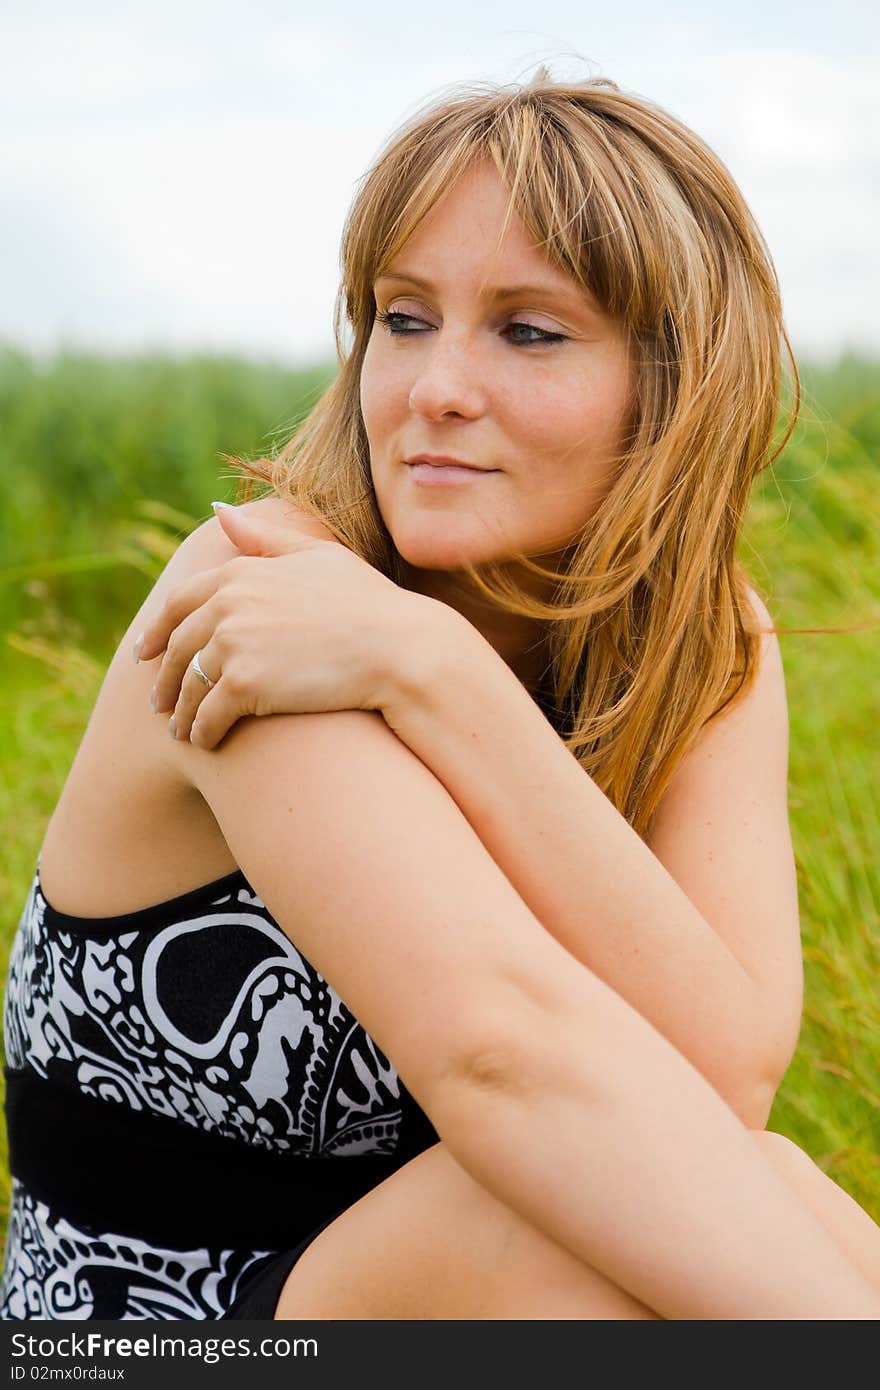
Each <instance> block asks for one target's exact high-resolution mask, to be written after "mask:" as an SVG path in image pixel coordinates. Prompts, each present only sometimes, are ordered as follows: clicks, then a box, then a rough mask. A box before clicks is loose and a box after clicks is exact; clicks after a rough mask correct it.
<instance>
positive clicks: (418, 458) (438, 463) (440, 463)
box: [404, 454, 498, 473]
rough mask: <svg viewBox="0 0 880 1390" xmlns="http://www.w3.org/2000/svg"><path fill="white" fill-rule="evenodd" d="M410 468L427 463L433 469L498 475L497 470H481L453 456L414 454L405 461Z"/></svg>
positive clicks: (475, 464) (474, 464)
mask: <svg viewBox="0 0 880 1390" xmlns="http://www.w3.org/2000/svg"><path fill="white" fill-rule="evenodd" d="M404 462H405V463H406V464H408V465H410V466H412V465H413V464H416V463H426V464H428V466H429V467H431V468H469V469H470V470H471V471H472V472H474V473H496V472H497V471H498V470H497V469H495V468H481V467H480V465H479V464H477V463H468V461H467V460H466V459H457V458H453V457H452V455H451V454H413V456H412V458H408V459H404Z"/></svg>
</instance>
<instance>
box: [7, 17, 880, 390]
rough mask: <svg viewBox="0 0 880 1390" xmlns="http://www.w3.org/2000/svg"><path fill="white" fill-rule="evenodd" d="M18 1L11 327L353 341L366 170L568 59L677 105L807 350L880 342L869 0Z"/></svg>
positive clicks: (40, 340)
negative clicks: (445, 112)
mask: <svg viewBox="0 0 880 1390" xmlns="http://www.w3.org/2000/svg"><path fill="white" fill-rule="evenodd" d="M726 10H727V13H726V14H713V13H712V12H711V11H710V10H708V9H707V7H706V5H705V0H702V3H697V0H693V3H692V2H691V0H667V3H664V4H658V3H657V0H650V2H649V0H627V3H626V4H609V3H608V0H604V3H602V4H599V3H596V2H595V0H540V3H536V2H535V0H530V2H529V3H527V0H502V2H501V3H495V0H435V3H434V4H431V5H426V4H424V3H414V0H409V3H406V4H404V3H402V0H371V3H364V0H323V3H315V0H312V3H310V4H309V5H308V6H306V5H302V4H297V3H295V0H287V2H286V3H282V2H281V0H243V2H240V0H150V2H149V3H145V2H144V0H135V3H126V0H113V3H110V0H91V3H89V0H2V9H0V129H2V132H3V134H2V140H0V235H2V244H3V256H2V261H0V264H2V272H0V273H2V277H3V283H2V285H0V341H6V342H13V343H16V344H19V345H21V346H25V347H29V348H32V349H34V350H37V351H41V352H42V351H50V350H52V349H53V348H55V347H57V346H59V345H65V346H71V347H73V346H86V347H90V348H98V349H111V350H123V351H124V350H132V349H140V348H146V347H149V348H168V349H171V350H173V351H178V352H186V351H189V350H196V349H199V350H204V349H207V350H210V351H217V352H225V351H231V352H238V353H242V354H246V355H248V356H251V357H255V358H260V359H274V360H278V361H282V362H290V363H301V362H305V361H309V360H313V359H315V358H316V357H320V356H327V355H332V352H333V346H332V341H333V340H332V328H331V323H332V308H333V300H334V296H335V293H336V286H337V279H338V251H339V239H340V233H341V230H342V225H343V221H344V218H345V214H346V211H347V208H348V206H349V203H350V201H351V198H352V196H353V194H354V191H355V186H356V183H357V180H358V179H359V178H360V176H361V175H362V174H363V172H364V170H365V169H366V168H367V166H368V165H369V163H370V161H371V160H372V159H373V157H374V156H375V154H376V153H377V151H378V149H379V148H380V146H381V145H382V144H384V142H385V140H386V139H387V137H388V136H389V135H390V133H391V131H392V130H393V129H394V128H395V127H396V126H397V125H398V124H399V123H400V122H401V121H402V120H403V119H404V118H405V117H406V116H407V115H409V114H410V113H411V112H412V111H413V110H414V109H415V108H416V107H418V106H420V105H421V104H422V103H423V102H424V100H425V99H426V98H427V97H428V96H429V95H430V94H432V93H434V92H439V90H440V89H441V88H442V87H444V86H447V85H448V84H451V83H454V82H457V81H460V80H466V79H474V78H480V79H489V80H493V81H501V82H509V81H512V80H515V79H516V78H519V77H524V76H527V75H528V74H529V73H530V72H531V71H532V70H533V69H534V67H535V66H536V65H537V64H538V63H539V62H547V63H549V64H550V66H551V67H552V69H553V71H554V75H556V76H558V77H567V78H571V77H579V76H585V75H603V76H607V77H611V78H613V79H614V80H615V81H616V82H618V83H619V84H620V85H621V86H623V87H625V88H627V89H629V90H631V91H635V92H639V93H641V94H643V95H645V96H648V97H650V98H652V99H653V100H655V101H658V102H660V103H661V104H662V105H664V106H666V107H667V108H668V109H669V110H671V111H672V112H674V113H675V114H676V115H677V116H679V117H680V118H682V119H683V120H684V121H686V122H687V123H688V124H689V125H691V126H693V128H694V129H695V130H696V131H697V132H698V133H699V134H700V135H702V136H703V137H704V138H705V139H706V140H707V141H708V142H709V144H710V145H712V146H713V147H714V148H715V150H716V151H717V152H718V153H719V154H720V155H721V157H722V158H723V159H724V161H725V162H726V163H727V165H728V166H729V168H730V169H731V171H732V172H733V174H734V177H735V178H736V179H737V181H738V182H739V184H740V186H741V188H742V189H743V191H744V193H745V195H746V197H747V199H748V200H749V202H750V203H751V206H752V208H753V210H754V212H755V214H756V216H757V218H758V221H759V224H760V225H761V227H762V229H763V231H764V234H765V236H766V238H767V241H768V242H769V245H770V248H771V251H772V253H773V255H774V258H775V261H776V265H777V269H778V271H779V274H780V279H781V282H782V289H783V297H784V303H785V307H786V313H787V318H788V322H789V327H790V330H791V332H792V335H793V338H794V341H795V345H796V348H797V349H798V350H799V351H800V352H801V353H802V354H804V355H810V356H834V355H836V354H837V353H838V352H839V351H841V350H842V349H845V348H848V347H849V348H857V349H863V350H865V349H867V350H869V351H871V352H874V353H880V312H878V311H880V215H878V211H880V167H878V166H880V158H878V130H880V42H878V40H880V29H878V19H877V13H878V6H877V5H876V3H871V4H869V3H867V0H861V3H860V2H859V0H821V3H814V0H798V3H789V0H779V3H774V0H737V3H736V4H735V5H729V6H727V7H726Z"/></svg>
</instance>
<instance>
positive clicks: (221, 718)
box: [189, 681, 240, 748]
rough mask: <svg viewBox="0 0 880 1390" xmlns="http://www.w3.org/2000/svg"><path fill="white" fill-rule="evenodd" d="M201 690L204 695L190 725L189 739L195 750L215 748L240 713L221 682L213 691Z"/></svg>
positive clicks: (204, 688)
mask: <svg viewBox="0 0 880 1390" xmlns="http://www.w3.org/2000/svg"><path fill="white" fill-rule="evenodd" d="M202 689H203V690H204V691H205V692H206V693H205V694H204V695H203V696H202V698H201V701H200V703H199V706H198V708H197V710H196V713H195V718H194V719H193V721H192V723H191V725H190V731H189V739H190V743H193V744H195V745H196V747H197V748H216V747H217V744H218V743H220V742H221V740H222V739H224V738H225V737H226V735H227V734H228V732H229V730H230V729H231V728H232V725H233V724H234V723H235V722H236V720H237V719H238V718H239V717H240V712H239V711H238V710H237V708H236V707H235V705H234V704H233V702H232V700H231V697H230V696H229V694H228V686H225V685H224V683H223V681H219V682H218V683H217V685H215V686H214V688H213V690H208V689H207V687H206V686H202Z"/></svg>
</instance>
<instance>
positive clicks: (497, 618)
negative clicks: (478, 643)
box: [403, 562, 549, 694]
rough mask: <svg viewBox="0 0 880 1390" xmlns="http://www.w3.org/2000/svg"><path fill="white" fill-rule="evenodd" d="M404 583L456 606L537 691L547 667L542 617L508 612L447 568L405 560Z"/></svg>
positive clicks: (421, 592) (545, 632)
mask: <svg viewBox="0 0 880 1390" xmlns="http://www.w3.org/2000/svg"><path fill="white" fill-rule="evenodd" d="M403 572H404V586H405V588H407V589H409V590H410V591H411V592H413V593H419V594H425V595H426V596H427V597H428V598H434V599H437V600H438V601H439V602H441V603H446V604H448V605H449V607H450V608H454V609H456V611H457V612H459V613H461V615H462V617H464V618H466V619H467V620H468V622H469V623H471V625H472V626H473V627H475V628H476V629H477V631H478V632H480V633H482V635H483V637H484V638H485V639H486V641H487V642H488V643H489V644H490V646H492V647H494V648H495V651H496V652H497V653H498V655H499V656H500V657H501V659H502V660H503V661H504V662H506V663H507V665H508V666H509V667H510V669H511V671H513V673H514V675H515V676H516V677H517V679H518V680H520V681H521V682H522V684H523V685H524V686H525V688H526V689H527V690H528V691H529V692H530V693H532V694H534V692H535V691H537V689H538V687H539V686H540V684H541V680H542V677H543V675H544V672H545V670H546V667H547V662H548V659H549V658H548V648H547V625H546V624H545V623H542V622H541V621H540V620H539V619H535V618H526V617H522V616H521V615H520V614H518V613H508V612H505V611H504V609H502V608H499V607H498V605H497V604H494V603H492V602H490V600H488V599H487V598H485V597H484V596H483V595H482V594H480V593H478V592H475V591H474V589H473V588H471V587H468V584H467V580H466V579H465V578H464V577H463V576H461V575H457V574H452V573H450V572H449V571H448V570H427V569H416V568H415V567H414V566H412V565H408V564H406V563H405V562H403Z"/></svg>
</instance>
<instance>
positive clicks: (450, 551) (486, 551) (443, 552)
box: [389, 517, 508, 570]
mask: <svg viewBox="0 0 880 1390" xmlns="http://www.w3.org/2000/svg"><path fill="white" fill-rule="evenodd" d="M389 531H390V534H391V539H392V540H393V542H394V545H395V547H396V549H397V552H398V554H399V555H400V556H401V558H402V559H403V560H405V561H406V563H407V564H408V565H412V566H413V568H414V569H421V570H456V569H461V567H462V565H467V564H471V565H484V564H488V563H489V562H490V561H492V560H504V559H505V558H506V557H507V553H508V552H507V551H506V549H505V548H503V547H501V546H499V545H498V543H497V541H496V542H495V543H494V544H493V543H492V542H491V541H489V540H488V539H487V538H486V537H485V536H482V537H478V536H463V535H460V534H459V535H455V534H454V533H453V532H452V531H451V528H450V529H447V530H446V534H444V520H443V519H441V518H440V517H437V518H436V519H435V520H434V522H433V523H432V526H431V527H430V529H426V528H425V527H424V526H420V527H418V528H414V527H413V528H410V527H400V526H395V527H394V528H391V527H389Z"/></svg>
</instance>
